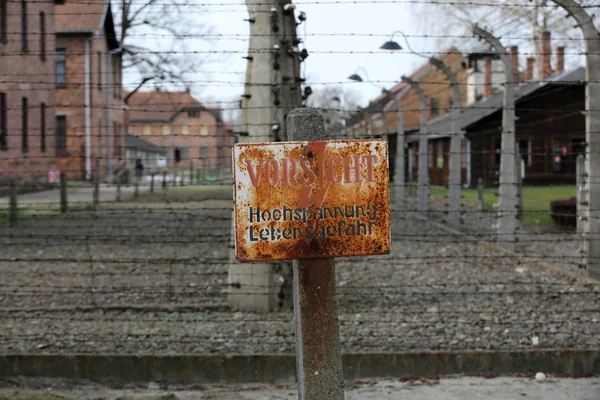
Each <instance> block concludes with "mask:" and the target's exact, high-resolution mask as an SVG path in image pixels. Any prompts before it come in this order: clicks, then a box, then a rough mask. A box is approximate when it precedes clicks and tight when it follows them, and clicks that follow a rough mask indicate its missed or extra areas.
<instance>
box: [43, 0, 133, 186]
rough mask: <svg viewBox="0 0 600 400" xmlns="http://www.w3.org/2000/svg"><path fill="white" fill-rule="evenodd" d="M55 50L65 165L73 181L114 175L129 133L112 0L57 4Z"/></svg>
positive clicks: (59, 130) (59, 137) (60, 141)
mask: <svg viewBox="0 0 600 400" xmlns="http://www.w3.org/2000/svg"><path fill="white" fill-rule="evenodd" d="M54 49H55V65H54V68H53V69H54V71H55V74H54V86H55V87H56V152H57V157H58V164H59V167H60V169H61V170H63V171H65V172H66V174H67V176H68V177H69V179H91V178H92V177H93V176H95V175H96V174H98V175H99V176H100V178H101V179H110V178H111V176H112V173H113V171H114V170H115V169H117V168H118V167H119V166H120V164H121V162H122V158H123V157H124V150H123V148H124V137H125V135H124V132H125V111H124V108H125V107H124V103H123V93H122V90H121V81H122V71H121V49H120V47H119V42H118V41H117V39H116V34H115V28H114V22H113V15H112V11H111V6H110V1H109V0H90V1H86V2H85V4H84V3H80V2H70V1H69V0H66V1H64V3H62V4H57V5H56V44H55V47H54ZM96 159H97V160H98V161H99V165H100V168H99V170H96Z"/></svg>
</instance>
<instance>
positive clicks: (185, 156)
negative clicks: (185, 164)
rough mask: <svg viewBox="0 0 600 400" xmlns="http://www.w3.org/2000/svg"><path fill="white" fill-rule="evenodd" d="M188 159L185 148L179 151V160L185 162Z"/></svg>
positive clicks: (187, 152) (187, 150)
mask: <svg viewBox="0 0 600 400" xmlns="http://www.w3.org/2000/svg"><path fill="white" fill-rule="evenodd" d="M188 158H189V149H188V148H187V147H184V148H182V149H181V159H182V160H187V159H188Z"/></svg>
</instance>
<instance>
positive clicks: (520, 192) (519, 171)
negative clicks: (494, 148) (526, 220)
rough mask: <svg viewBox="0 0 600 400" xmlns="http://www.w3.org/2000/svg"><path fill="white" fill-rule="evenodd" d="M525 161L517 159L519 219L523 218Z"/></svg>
mask: <svg viewBox="0 0 600 400" xmlns="http://www.w3.org/2000/svg"><path fill="white" fill-rule="evenodd" d="M524 163H525V162H524V161H523V159H522V158H521V157H517V165H516V168H517V219H518V220H521V219H522V218H523V170H524Z"/></svg>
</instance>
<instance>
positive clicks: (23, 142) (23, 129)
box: [21, 97, 29, 152]
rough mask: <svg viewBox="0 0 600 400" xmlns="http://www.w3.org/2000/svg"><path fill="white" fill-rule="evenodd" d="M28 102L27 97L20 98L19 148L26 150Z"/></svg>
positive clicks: (27, 140) (27, 148) (27, 147)
mask: <svg viewBox="0 0 600 400" xmlns="http://www.w3.org/2000/svg"><path fill="white" fill-rule="evenodd" d="M28 112H29V102H28V100H27V97H22V98H21V150H22V151H23V152H27V151H28V150H29V131H28V129H29V126H28V122H29V118H28Z"/></svg>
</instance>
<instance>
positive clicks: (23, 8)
mask: <svg viewBox="0 0 600 400" xmlns="http://www.w3.org/2000/svg"><path fill="white" fill-rule="evenodd" d="M27 22H28V21H27V0H21V52H22V53H27V52H28V51H29V46H28V43H27V29H28V27H27V25H28V24H27Z"/></svg>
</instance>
